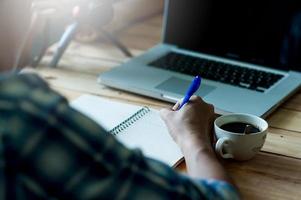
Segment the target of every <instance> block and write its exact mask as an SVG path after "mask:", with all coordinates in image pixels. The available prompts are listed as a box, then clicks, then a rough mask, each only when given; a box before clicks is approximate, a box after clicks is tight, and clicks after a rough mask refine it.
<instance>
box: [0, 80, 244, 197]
mask: <svg viewBox="0 0 301 200" xmlns="http://www.w3.org/2000/svg"><path fill="white" fill-rule="evenodd" d="M0 112H1V115H0V124H1V128H0V139H1V142H2V143H3V147H4V148H3V150H2V153H1V152H0V164H1V161H2V163H5V165H4V166H5V167H4V172H5V178H4V179H5V180H4V185H5V186H3V188H5V196H6V199H23V197H26V198H27V199H49V198H54V199H238V194H237V192H236V191H235V189H234V188H233V187H232V186H230V185H229V184H227V183H224V182H220V181H216V180H193V179H190V178H189V177H186V176H183V175H181V174H179V173H177V172H175V171H174V170H173V169H171V168H169V167H168V166H166V165H165V164H163V163H160V162H158V161H155V160H152V159H148V158H145V157H144V156H143V155H142V153H141V152H140V150H129V149H127V148H125V147H124V146H123V145H122V144H121V143H119V142H118V141H117V140H116V139H115V138H114V137H113V136H112V135H110V134H109V133H107V132H106V131H105V130H104V129H103V128H102V127H100V126H99V125H98V124H96V123H95V122H93V121H92V120H91V119H89V118H87V117H86V116H84V115H82V114H81V113H79V112H77V111H75V110H74V109H72V108H71V107H70V106H69V104H68V102H67V100H66V99H65V98H63V97H62V96H60V95H59V94H57V93H56V92H54V91H52V90H51V89H50V88H49V87H48V86H47V84H46V83H45V82H44V81H42V79H40V78H39V77H38V76H35V75H21V76H17V77H4V78H3V77H2V79H0ZM99 112H101V110H100V111H99ZM1 169H2V168H1V166H0V170H1ZM0 174H1V172H0ZM0 178H1V176H0ZM2 182H3V181H2ZM0 183H1V180H0ZM0 187H1V185H0ZM0 191H1V188H0Z"/></svg>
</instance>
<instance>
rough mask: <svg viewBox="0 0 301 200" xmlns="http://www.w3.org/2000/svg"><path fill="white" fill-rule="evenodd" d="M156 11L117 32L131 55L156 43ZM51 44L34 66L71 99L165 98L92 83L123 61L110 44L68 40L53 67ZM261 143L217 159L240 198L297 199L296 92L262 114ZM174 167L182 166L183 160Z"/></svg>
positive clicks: (300, 153) (300, 188)
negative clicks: (251, 152)
mask: <svg viewBox="0 0 301 200" xmlns="http://www.w3.org/2000/svg"><path fill="white" fill-rule="evenodd" d="M161 25H162V16H157V17H154V18H152V19H150V20H147V21H145V22H143V23H141V24H137V25H135V26H134V27H130V28H129V29H128V30H126V31H123V32H121V33H119V34H118V37H119V38H120V40H121V41H122V42H123V43H124V44H125V45H126V46H127V47H128V48H129V49H130V50H131V52H132V53H133V54H134V55H139V54H141V53H143V52H144V51H145V50H147V49H148V48H150V47H152V46H154V45H156V44H157V43H158V42H160V35H161ZM53 49H55V47H53V48H52V49H50V50H49V52H48V54H47V56H46V58H45V59H44V60H43V64H42V65H41V66H40V67H39V68H38V69H36V71H37V73H39V74H40V75H41V76H42V77H44V78H45V80H47V81H48V82H49V83H50V85H51V86H52V87H53V88H54V89H55V90H57V91H58V92H60V93H61V94H63V95H65V96H66V97H67V98H68V99H69V100H73V99H75V98H77V97H79V96H80V95H82V94H94V95H98V96H101V97H105V98H109V99H113V100H116V101H123V102H130V103H132V104H137V105H147V106H150V107H153V108H156V109H160V108H162V107H166V106H171V105H170V104H169V103H166V102H162V101H158V100H154V99H150V98H146V97H142V96H139V95H135V94H130V93H126V92H123V91H120V90H113V89H110V88H108V87H105V86H104V85H101V84H98V83H97V82H96V80H97V77H98V75H99V74H100V73H102V72H104V71H107V70H109V69H111V68H112V67H115V66H117V65H119V64H120V63H122V62H125V61H127V60H128V58H126V57H125V56H124V55H123V54H122V53H121V52H120V51H119V50H118V49H116V48H115V47H113V46H112V45H111V44H110V43H108V42H104V43H97V44H79V43H76V42H74V43H72V45H71V46H70V47H69V49H68V51H67V53H66V54H65V56H64V57H63V60H62V61H61V62H60V64H59V67H58V68H56V69H50V68H47V67H43V66H44V65H46V64H47V63H48V62H49V59H50V57H51V55H52V51H53ZM267 120H268V122H269V124H270V129H269V133H268V136H267V140H266V143H265V145H264V147H263V149H262V152H261V153H259V154H258V155H257V156H256V157H255V158H254V159H252V160H251V161H247V162H234V161H222V162H223V163H224V165H225V167H226V168H227V170H228V171H229V173H230V174H231V176H232V177H233V179H234V180H235V182H236V184H237V186H238V188H239V189H240V190H241V193H242V196H243V197H244V199H301V91H299V92H297V94H296V95H294V96H293V97H291V98H290V99H289V100H288V101H287V102H286V103H284V104H283V105H282V106H280V108H278V109H277V110H276V111H275V112H274V113H273V114H271V115H270V116H269V117H268V119H267ZM178 170H182V171H185V163H182V164H181V165H180V166H179V167H178Z"/></svg>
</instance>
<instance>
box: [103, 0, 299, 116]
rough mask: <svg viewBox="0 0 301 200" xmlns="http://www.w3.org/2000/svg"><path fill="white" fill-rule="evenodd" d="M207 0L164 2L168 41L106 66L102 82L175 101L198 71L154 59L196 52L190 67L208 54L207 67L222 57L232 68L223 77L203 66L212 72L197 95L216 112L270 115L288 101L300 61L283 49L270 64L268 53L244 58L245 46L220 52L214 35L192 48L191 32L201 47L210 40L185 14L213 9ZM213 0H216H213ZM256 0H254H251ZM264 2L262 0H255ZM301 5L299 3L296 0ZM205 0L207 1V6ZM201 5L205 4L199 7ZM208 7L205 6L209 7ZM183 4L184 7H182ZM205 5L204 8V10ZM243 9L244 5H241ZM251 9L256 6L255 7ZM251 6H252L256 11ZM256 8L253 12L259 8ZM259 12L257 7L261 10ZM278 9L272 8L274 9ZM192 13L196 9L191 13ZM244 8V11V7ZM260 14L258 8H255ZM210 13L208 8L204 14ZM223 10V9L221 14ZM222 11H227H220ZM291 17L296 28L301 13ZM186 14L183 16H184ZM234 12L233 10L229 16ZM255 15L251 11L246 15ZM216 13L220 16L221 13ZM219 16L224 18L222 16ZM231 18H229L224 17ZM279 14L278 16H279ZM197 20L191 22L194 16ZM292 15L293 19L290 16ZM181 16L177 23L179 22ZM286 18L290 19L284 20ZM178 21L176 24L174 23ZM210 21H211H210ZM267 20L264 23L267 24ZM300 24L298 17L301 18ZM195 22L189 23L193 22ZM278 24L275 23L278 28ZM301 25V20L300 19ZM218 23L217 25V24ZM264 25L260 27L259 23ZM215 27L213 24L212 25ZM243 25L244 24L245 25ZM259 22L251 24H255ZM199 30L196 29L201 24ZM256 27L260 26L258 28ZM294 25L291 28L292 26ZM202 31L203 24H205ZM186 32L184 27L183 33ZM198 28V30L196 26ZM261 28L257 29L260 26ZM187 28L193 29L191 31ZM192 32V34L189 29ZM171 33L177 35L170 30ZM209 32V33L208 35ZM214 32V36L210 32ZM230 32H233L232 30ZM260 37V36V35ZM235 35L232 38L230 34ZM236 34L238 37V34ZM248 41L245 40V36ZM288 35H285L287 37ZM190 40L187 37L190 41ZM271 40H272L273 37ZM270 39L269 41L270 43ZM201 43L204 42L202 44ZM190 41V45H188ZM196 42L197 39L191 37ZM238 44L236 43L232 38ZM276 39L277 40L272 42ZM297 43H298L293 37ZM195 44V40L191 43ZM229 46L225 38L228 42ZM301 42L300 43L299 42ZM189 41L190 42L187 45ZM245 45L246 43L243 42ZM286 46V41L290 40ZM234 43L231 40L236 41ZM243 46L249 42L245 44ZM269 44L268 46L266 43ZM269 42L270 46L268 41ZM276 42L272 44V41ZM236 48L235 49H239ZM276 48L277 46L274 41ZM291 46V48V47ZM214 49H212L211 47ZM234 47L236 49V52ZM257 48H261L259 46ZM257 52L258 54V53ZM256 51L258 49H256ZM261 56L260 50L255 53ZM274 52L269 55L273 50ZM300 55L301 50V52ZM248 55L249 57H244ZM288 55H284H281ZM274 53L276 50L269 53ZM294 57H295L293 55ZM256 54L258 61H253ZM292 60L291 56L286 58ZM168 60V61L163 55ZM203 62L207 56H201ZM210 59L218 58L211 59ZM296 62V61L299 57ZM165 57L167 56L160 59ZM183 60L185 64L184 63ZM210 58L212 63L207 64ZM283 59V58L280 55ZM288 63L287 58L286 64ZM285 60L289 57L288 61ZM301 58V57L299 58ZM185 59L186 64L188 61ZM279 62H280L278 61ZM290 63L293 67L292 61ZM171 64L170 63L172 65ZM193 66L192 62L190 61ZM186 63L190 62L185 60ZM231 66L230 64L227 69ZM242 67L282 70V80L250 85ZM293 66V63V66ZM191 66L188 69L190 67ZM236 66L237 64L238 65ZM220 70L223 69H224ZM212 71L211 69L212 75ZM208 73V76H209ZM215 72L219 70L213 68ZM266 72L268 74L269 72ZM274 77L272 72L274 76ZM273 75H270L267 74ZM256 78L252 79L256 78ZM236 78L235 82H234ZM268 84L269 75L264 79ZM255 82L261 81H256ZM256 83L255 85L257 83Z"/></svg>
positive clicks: (276, 72) (217, 10)
mask: <svg viewBox="0 0 301 200" xmlns="http://www.w3.org/2000/svg"><path fill="white" fill-rule="evenodd" d="M216 1H217V2H218V3H219V4H221V3H220V2H223V4H225V3H226V2H228V3H229V4H230V5H229V6H232V7H233V5H234V4H233V5H231V3H235V5H236V6H243V5H242V4H239V3H237V2H239V1H238V0H231V1H232V2H231V1H218V0H216ZM291 1H292V0H291ZM202 2H205V0H189V1H183V0H172V1H167V3H166V7H165V25H164V38H163V42H162V43H161V44H159V45H157V46H155V47H153V48H152V49H150V50H148V51H147V52H145V53H144V54H143V55H141V56H139V57H136V58H133V59H131V60H130V61H128V62H126V63H124V64H122V65H121V66H119V67H116V68H114V69H113V70H111V71H108V72H105V73H103V74H101V75H100V76H99V80H98V81H99V82H100V83H102V84H105V85H107V86H110V87H113V88H117V89H121V90H125V91H129V92H133V93H137V94H141V95H145V96H149V97H153V98H156V99H161V100H164V101H168V102H176V101H178V100H179V99H181V98H183V96H184V95H185V92H186V90H187V88H188V87H189V85H190V83H191V81H192V80H193V77H194V75H192V74H193V73H191V74H189V73H186V72H185V73H182V71H181V70H182V69H180V68H177V70H171V69H170V68H164V64H163V67H162V66H160V67H158V66H154V65H155V64H154V63H156V62H157V63H158V62H159V63H160V59H162V58H165V57H166V56H167V55H168V54H173V55H172V56H174V55H176V56H178V55H180V58H181V56H182V55H183V56H184V57H188V58H193V60H194V62H191V63H192V64H191V65H193V66H191V71H193V70H194V68H198V67H199V66H197V65H196V64H195V63H199V61H198V59H199V58H200V59H201V60H205V61H206V64H207V65H209V68H208V67H207V68H206V69H211V68H210V65H213V67H214V64H216V63H221V64H220V65H221V66H224V65H225V66H227V67H228V68H229V66H230V69H231V70H230V71H231V74H230V78H229V75H227V74H226V72H223V73H222V74H223V75H224V74H226V75H225V76H227V78H226V79H227V80H224V79H225V78H223V77H213V78H212V77H211V78H210V76H209V75H210V73H209V72H208V70H207V71H205V72H202V73H205V74H207V75H206V76H205V77H204V76H203V81H202V85H201V87H200V89H199V90H198V92H197V93H196V94H197V95H199V96H201V97H203V98H204V100H205V101H207V102H208V103H211V104H213V105H214V106H215V107H216V112H217V113H219V114H225V113H231V112H236V113H250V114H255V115H257V116H263V117H265V116H267V115H268V114H269V113H271V112H272V111H273V110H274V109H275V108H276V107H277V106H279V105H280V104H281V103H283V102H284V101H285V99H287V98H288V97H289V96H291V95H292V94H293V93H294V92H295V91H297V90H298V88H299V87H300V85H301V73H300V71H301V65H297V64H298V63H297V64H294V66H292V67H291V66H290V63H292V61H291V60H289V61H286V60H285V59H286V57H285V56H283V55H286V54H285V53H283V55H282V56H281V59H280V58H279V59H276V60H281V62H282V63H281V65H280V64H275V62H274V61H271V60H268V65H266V63H265V60H264V61H262V60H263V59H257V60H256V59H254V58H253V57H247V56H245V55H243V56H242V57H243V58H241V57H240V52H243V51H238V53H237V51H235V49H234V50H233V49H230V50H229V48H228V49H227V51H225V53H224V54H222V53H220V52H223V51H221V50H220V49H218V51H216V52H218V53H216V52H214V51H215V50H213V51H211V49H210V48H211V45H210V40H209V45H207V46H206V45H204V46H206V47H205V48H203V49H198V50H195V47H193V48H190V47H191V44H188V43H189V41H188V42H187V41H186V40H185V38H188V40H191V39H192V37H195V38H193V40H195V41H196V42H195V43H197V47H199V46H202V44H205V43H206V42H207V41H205V40H203V41H202V42H203V43H202V42H199V40H201V39H199V38H198V37H196V36H195V35H194V33H191V32H193V31H186V32H185V31H182V29H185V30H186V29H187V30H189V28H191V27H193V28H194V26H192V25H191V24H199V23H200V22H199V21H193V20H194V19H192V20H190V21H189V22H190V23H188V25H187V24H183V23H184V22H185V20H186V18H188V17H191V15H192V14H193V13H194V15H197V16H196V18H202V17H203V16H199V13H203V12H205V11H206V10H208V9H209V8H210V9H211V8H212V7H214V6H215V4H214V5H209V7H208V8H207V7H206V6H208V5H207V4H205V3H203V4H202ZM213 2H214V1H213ZM252 2H254V1H252ZM256 2H258V3H259V2H260V1H255V3H256ZM295 2H297V1H292V2H291V3H295ZM255 3H254V10H255V11H256V5H255ZM296 4H298V5H295V7H296V6H299V4H300V3H296ZM204 5H206V6H204ZM210 6H211V7H210ZM225 6H227V5H219V7H218V8H214V10H213V11H212V13H213V14H212V15H214V13H220V12H223V11H222V10H220V9H221V8H223V7H225ZM183 7H185V10H184V11H183V12H179V10H180V9H182V8H183ZM200 7H202V9H201V8H200ZM204 7H205V8H204ZM279 8H280V6H279V7H277V5H276V6H275V10H277V9H279ZM282 8H283V5H281V9H282ZM299 8H300V11H301V5H300V7H299ZM183 9H184V8H183ZM204 10H205V11H204ZM242 10H243V8H242ZM251 11H252V10H251ZM251 11H250V12H251ZM255 11H254V12H255ZM256 12H257V11H256ZM271 12H273V11H271ZM179 13H188V14H182V15H184V16H179V15H180V14H179ZM191 13H192V14H191ZM240 14H241V13H240ZM256 14H257V13H256ZM204 15H205V14H204ZM217 15H218V14H217ZM220 16H223V15H222V14H220ZM290 16H293V15H290ZM295 16H296V15H294V18H292V19H290V24H293V25H291V26H293V28H294V27H295V26H296V23H297V22H299V21H298V20H299V17H298V16H297V17H295ZM179 17H182V18H179ZM230 17H233V16H230ZM246 17H250V16H246ZM216 18H217V17H216ZM217 19H218V20H220V18H217ZM181 20H182V21H181ZM210 20H213V21H214V20H215V21H214V22H216V19H210ZM225 20H229V19H225ZM275 20H277V19H275ZM191 21H192V22H191ZM291 21H293V22H291ZM175 22H177V23H175ZM300 22H301V20H300ZM219 23H222V25H219V26H217V27H219V28H220V27H222V26H223V24H224V23H225V22H224V21H222V22H219ZM240 23H241V22H239V21H238V22H236V23H234V24H235V26H234V25H233V26H234V27H236V26H238V25H237V24H240ZM283 23H285V22H283ZM175 24H177V26H175ZM209 25H211V24H210V23H209ZM263 25H264V24H263ZM297 25H298V23H297ZM189 26H190V27H189ZM200 27H201V29H203V26H200ZM275 27H276V26H274V28H275ZM300 27H301V25H300ZM214 28H216V27H214ZM246 28H249V25H248V26H246ZM257 28H259V27H257ZM272 28H273V27H272V26H271V27H270V28H269V29H272ZM211 29H212V28H211ZM241 29H244V27H242V28H241ZM253 29H254V27H252V30H253ZM196 30H197V29H196ZM254 30H255V29H254ZM289 30H290V29H289ZM202 31H203V30H202ZM181 32H184V33H181ZM196 32H197V31H196ZM255 32H256V31H255ZM187 34H188V35H187ZM189 34H190V35H189ZM226 34H229V33H227V29H225V35H226ZM171 35H172V36H171ZM206 37H208V36H206ZM210 37H211V36H210ZM212 37H219V36H218V34H217V36H212ZM227 37H229V35H227ZM260 37H263V38H265V37H266V36H258V38H260ZM258 38H256V39H257V40H258ZM217 40H220V41H221V43H227V42H228V41H226V42H223V40H225V38H218V39H217ZM229 40H230V41H231V39H229ZM235 40H236V38H235ZM242 41H243V40H242ZM285 41H286V40H285ZM185 42H186V43H185ZM235 42H236V43H235V45H233V46H239V45H240V42H237V41H235ZM268 42H273V39H271V41H268ZM268 42H267V43H268ZM199 43H200V44H199ZM187 44H188V45H187ZM192 44H193V43H192ZM219 44H220V43H215V44H213V45H212V46H214V47H216V48H220V47H219ZM233 44H234V43H233ZM271 44H274V43H271ZM294 44H295V43H294ZM189 45H190V46H189ZM224 45H225V46H226V44H224ZM248 45H249V47H250V49H252V48H253V50H254V47H253V46H252V45H253V44H252V43H250V42H249V43H248V44H247V45H246V46H248ZM300 45H301V44H300ZM187 46H188V47H187ZM242 46H243V45H242ZM285 47H286V46H285ZM231 48H232V46H231ZM241 48H244V47H241ZM264 48H265V46H264V47H263V49H264ZM267 48H269V46H268V47H267ZM271 48H272V47H271ZM237 49H238V50H239V47H238V48H237ZM237 49H236V50H237ZM250 49H246V51H250ZM272 49H275V48H274V47H273V48H272ZM286 49H287V48H286ZM212 52H213V53H212ZM233 52H234V53H233ZM254 52H256V53H257V50H256V49H255V51H254ZM258 52H259V53H258V54H260V55H259V57H260V56H262V55H263V54H265V52H266V51H265V49H264V50H262V49H258ZM256 53H255V54H256ZM252 56H253V54H252ZM255 56H258V55H255ZM269 56H270V55H269ZM300 56H301V55H300ZM245 57H247V59H246V58H245ZM282 57H283V58H282ZM260 58H261V57H260ZM269 58H271V56H270V57H269ZM289 59H292V58H289ZM253 60H254V62H253ZM287 60H288V58H287ZM164 62H165V61H164ZM180 62H181V61H177V65H178V67H179V66H181V63H180ZM202 62H203V61H202ZM211 62H212V63H213V64H211ZM294 62H295V63H296V62H297V61H295V60H294ZM161 63H162V61H161ZM179 63H180V64H179ZM208 63H209V64H208ZM262 63H264V64H262ZM271 63H272V64H271ZM279 63H280V61H279ZM283 63H284V64H283ZM285 63H289V64H287V65H285ZM299 64H301V63H299ZM183 65H184V64H183ZM274 66H276V67H274ZM288 66H289V67H288ZM169 67H170V66H169ZM188 67H190V66H188ZM233 67H237V69H238V73H239V80H237V79H235V80H234V81H233V80H230V79H231V77H234V76H236V74H235V72H233ZM186 68H187V66H186ZM228 68H227V69H228ZM242 68H246V69H247V71H248V72H249V71H251V72H252V73H253V71H255V72H256V73H255V74H256V75H257V74H258V73H260V74H272V75H273V76H272V77H275V76H277V77H278V78H277V80H276V81H275V82H274V83H273V84H271V85H269V86H266V85H264V88H263V87H262V86H261V85H256V84H255V83H253V82H251V85H250V84H249V82H248V83H245V82H246V81H245V80H243V81H241V77H242V75H241V70H243V69H242ZM288 68H289V69H288ZM219 69H220V70H224V69H225V68H223V67H219ZM185 70H187V69H183V71H185ZM214 70H215V71H214V72H215V74H216V69H215V68H214ZM234 71H236V70H234ZM244 71H246V70H244ZM195 73H196V74H195V75H199V74H198V71H196V72H195ZM219 73H220V72H219ZM208 74H209V75H208ZM253 75H254V73H253V74H251V75H250V74H248V73H247V74H245V78H244V79H247V80H248V81H250V80H249V79H250V76H253ZM207 76H208V77H209V78H208V77H207ZM213 76H214V74H213ZM265 77H266V76H264V78H265ZM269 77H270V76H269ZM268 79H270V78H268ZM252 80H253V79H252ZM254 80H256V81H257V82H259V83H262V80H260V81H261V82H260V81H259V80H258V77H257V76H256V77H255V78H254ZM231 81H232V82H231ZM263 81H264V82H265V84H266V82H267V80H263ZM257 82H256V83H257ZM254 85H255V86H254Z"/></svg>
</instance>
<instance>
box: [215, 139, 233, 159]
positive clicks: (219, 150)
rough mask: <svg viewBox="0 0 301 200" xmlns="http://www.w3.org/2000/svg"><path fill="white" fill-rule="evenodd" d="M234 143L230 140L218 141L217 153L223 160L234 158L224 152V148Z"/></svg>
mask: <svg viewBox="0 0 301 200" xmlns="http://www.w3.org/2000/svg"><path fill="white" fill-rule="evenodd" d="M230 143H232V141H231V140H230V139H228V138H220V139H218V141H217V143H216V145H215V151H216V153H218V154H219V155H220V156H221V157H222V158H225V159H229V158H234V156H233V155H232V154H231V153H228V152H226V153H225V152H224V151H223V149H224V146H225V145H229V144H230Z"/></svg>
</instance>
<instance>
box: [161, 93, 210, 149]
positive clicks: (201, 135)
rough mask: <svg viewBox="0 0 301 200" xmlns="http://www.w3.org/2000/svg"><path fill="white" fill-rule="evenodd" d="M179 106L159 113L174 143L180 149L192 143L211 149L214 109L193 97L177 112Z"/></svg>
mask: <svg viewBox="0 0 301 200" xmlns="http://www.w3.org/2000/svg"><path fill="white" fill-rule="evenodd" d="M179 105H180V103H177V104H176V105H175V106H174V107H173V108H172V109H162V110H161V111H160V114H161V117H162V119H163V120H164V121H165V123H166V125H167V127H168V129H169V133H170V134H171V136H172V138H173V139H174V141H175V142H176V143H177V144H178V145H179V146H180V148H185V146H187V144H192V143H193V144H196V145H198V146H202V147H206V148H211V146H212V145H211V139H212V135H211V132H212V125H213V120H214V117H215V115H214V107H213V106H212V105H210V104H207V103H206V102H204V101H203V100H202V99H201V98H200V97H197V96H193V97H192V98H191V99H190V101H189V103H188V104H187V105H185V106H184V107H183V108H182V109H181V110H177V109H178V107H179Z"/></svg>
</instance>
